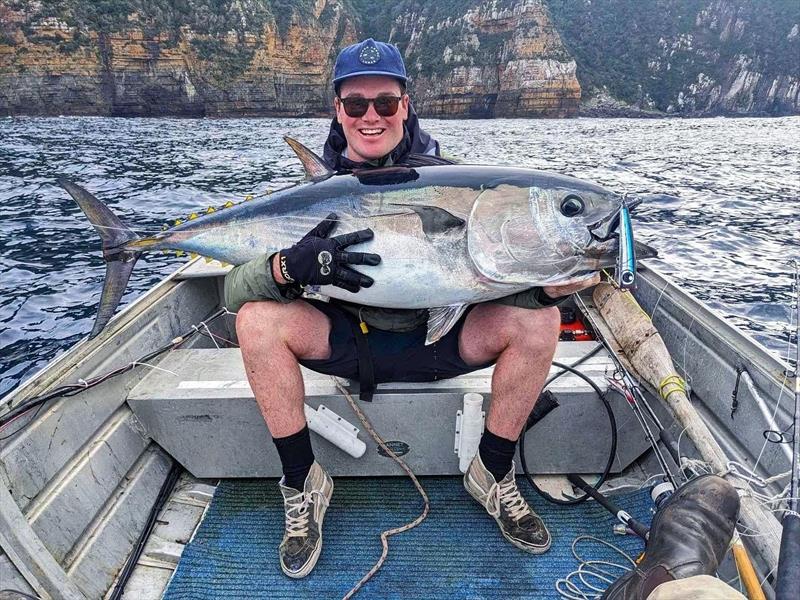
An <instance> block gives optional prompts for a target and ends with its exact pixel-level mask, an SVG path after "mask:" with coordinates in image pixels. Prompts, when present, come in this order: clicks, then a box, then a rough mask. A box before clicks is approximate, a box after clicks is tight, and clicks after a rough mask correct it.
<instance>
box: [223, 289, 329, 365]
mask: <svg viewBox="0 0 800 600" xmlns="http://www.w3.org/2000/svg"><path fill="white" fill-rule="evenodd" d="M329 333H330V321H329V320H328V317H326V316H325V315H324V314H323V313H322V312H320V311H319V310H317V309H316V308H314V307H313V306H311V305H310V304H308V303H307V302H304V301H302V300H297V301H295V302H291V303H288V304H281V303H279V302H269V301H267V302H248V303H247V304H245V305H244V306H242V308H240V309H239V312H238V314H237V316H236V335H237V337H238V338H239V345H240V346H241V348H242V350H243V351H245V352H246V351H249V350H250V349H252V348H256V349H259V350H264V349H265V347H266V346H277V345H281V346H285V347H286V348H288V349H289V351H291V352H292V353H293V354H294V355H295V356H296V357H297V358H307V359H322V358H327V357H328V356H329V355H330V345H329V343H328V336H329Z"/></svg>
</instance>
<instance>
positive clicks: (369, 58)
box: [358, 45, 381, 65]
mask: <svg viewBox="0 0 800 600" xmlns="http://www.w3.org/2000/svg"><path fill="white" fill-rule="evenodd" d="M380 59H381V53H380V50H378V49H377V48H376V47H375V46H366V45H365V46H364V47H363V48H361V52H359V53H358V60H360V61H361V62H362V63H363V64H365V65H374V64H375V63H376V62H378V61H379V60H380Z"/></svg>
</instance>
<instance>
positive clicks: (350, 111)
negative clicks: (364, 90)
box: [339, 96, 403, 119]
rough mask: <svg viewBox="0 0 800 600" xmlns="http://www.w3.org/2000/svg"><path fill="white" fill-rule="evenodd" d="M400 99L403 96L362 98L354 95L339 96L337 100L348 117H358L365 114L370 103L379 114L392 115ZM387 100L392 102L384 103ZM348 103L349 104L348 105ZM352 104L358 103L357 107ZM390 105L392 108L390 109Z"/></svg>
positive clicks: (383, 115) (397, 107)
mask: <svg viewBox="0 0 800 600" xmlns="http://www.w3.org/2000/svg"><path fill="white" fill-rule="evenodd" d="M402 99H403V96H378V97H377V98H362V97H361V96H355V97H349V98H341V97H340V98H339V102H341V103H342V108H344V112H345V114H346V115H347V116H348V117H352V118H354V119H358V118H360V117H363V116H364V115H365V114H367V111H369V105H370V104H372V106H374V107H375V112H376V113H378V114H379V115H380V116H382V117H393V116H395V115H396V114H397V111H398V110H400V101H401V100H402ZM381 101H383V102H381ZM387 101H393V103H394V104H393V105H392V104H386V102H387ZM379 102H380V104H379ZM348 104H349V105H350V106H349V107H348ZM354 104H356V105H358V107H359V108H356V107H355V106H353V105H354ZM384 106H385V108H384ZM392 107H393V108H394V110H390V109H392Z"/></svg>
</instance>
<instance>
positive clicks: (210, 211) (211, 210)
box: [206, 206, 217, 215]
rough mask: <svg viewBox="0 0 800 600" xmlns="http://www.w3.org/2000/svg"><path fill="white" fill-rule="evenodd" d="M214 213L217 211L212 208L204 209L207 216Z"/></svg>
mask: <svg viewBox="0 0 800 600" xmlns="http://www.w3.org/2000/svg"><path fill="white" fill-rule="evenodd" d="M214 212H217V209H216V208H214V207H213V206H209V207H208V209H206V214H207V215H210V214H211V213H214Z"/></svg>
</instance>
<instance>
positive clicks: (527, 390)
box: [459, 304, 561, 441]
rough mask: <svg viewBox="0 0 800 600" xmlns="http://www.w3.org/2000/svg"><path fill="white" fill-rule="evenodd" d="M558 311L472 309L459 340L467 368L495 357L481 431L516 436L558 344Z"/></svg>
mask: <svg viewBox="0 0 800 600" xmlns="http://www.w3.org/2000/svg"><path fill="white" fill-rule="evenodd" d="M560 323H561V317H560V315H559V311H558V308H556V307H549V308H540V309H535V310H531V309H526V308H516V307H513V306H501V305H497V304H483V305H480V306H476V307H475V308H474V309H473V310H472V311H471V312H470V313H469V315H467V319H466V321H465V323H464V327H463V329H462V330H461V336H460V338H459V352H460V354H461V358H462V359H463V360H464V361H465V362H466V363H467V364H469V365H480V364H484V363H486V362H489V361H490V360H494V359H497V363H496V365H495V368H494V376H493V377H492V402H491V405H490V406H489V414H488V415H487V417H486V428H487V429H488V430H490V431H491V432H492V433H494V434H495V435H498V436H500V437H502V438H505V439H507V440H514V441H516V439H517V438H518V437H519V435H520V433H521V432H522V427H523V426H524V425H525V423H526V421H527V419H528V415H530V413H531V411H532V410H533V405H534V404H535V403H536V400H537V399H538V398H539V394H540V393H541V391H542V387H543V386H544V382H545V379H546V378H547V374H548V372H549V371H550V364H551V362H552V360H553V355H554V354H555V351H556V345H557V344H558V334H559V328H560Z"/></svg>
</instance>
